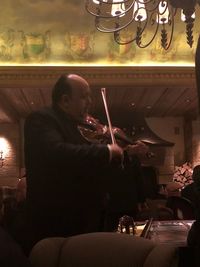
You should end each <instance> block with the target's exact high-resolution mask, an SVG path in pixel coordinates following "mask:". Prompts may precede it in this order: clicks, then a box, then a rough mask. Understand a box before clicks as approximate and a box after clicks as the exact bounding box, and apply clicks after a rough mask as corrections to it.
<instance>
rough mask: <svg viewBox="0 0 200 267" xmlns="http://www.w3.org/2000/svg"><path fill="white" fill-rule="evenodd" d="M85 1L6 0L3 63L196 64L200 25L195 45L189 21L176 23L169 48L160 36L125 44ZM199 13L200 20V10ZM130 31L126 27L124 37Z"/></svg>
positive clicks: (1, 16)
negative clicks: (142, 44)
mask: <svg viewBox="0 0 200 267" xmlns="http://www.w3.org/2000/svg"><path fill="white" fill-rule="evenodd" d="M84 3H85V1H83V0H68V1H66V0H9V1H7V0H1V11H0V64H1V65H5V64H6V65H13V64H18V65H23V64H32V65H34V64H38V63H39V64H42V65H45V64H51V65H54V64H55V65H56V64H57V65H58V64H62V65H80V64H81V65H83V64H84V65H133V66H134V65H166V64H170V65H194V51H195V47H196V43H197V39H198V35H199V32H200V29H194V32H195V34H194V45H193V48H192V49H191V48H190V47H189V46H188V45H187V44H186V43H185V33H184V31H185V29H184V25H183V27H182V28H181V27H180V28H179V27H178V28H176V29H175V31H176V33H175V36H177V37H176V38H177V39H176V40H173V42H172V45H171V49H170V50H168V51H164V50H162V49H161V47H160V44H159V40H158V41H157V42H155V43H153V44H152V45H151V46H149V47H148V48H146V49H140V48H138V47H135V45H134V44H133V43H131V44H128V45H124V46H122V45H121V46H120V45H118V44H116V43H115V41H114V40H113V35H112V34H105V33H100V32H98V31H97V30H96V29H95V27H94V20H93V17H92V16H89V14H88V13H87V12H86V10H85V6H84ZM196 19H199V20H200V14H196ZM197 24H198V23H196V25H197ZM199 25H200V23H199ZM199 27H200V26H199ZM128 34H130V33H128V32H125V34H124V36H123V38H127V35H128Z"/></svg>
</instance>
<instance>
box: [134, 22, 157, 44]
mask: <svg viewBox="0 0 200 267" xmlns="http://www.w3.org/2000/svg"><path fill="white" fill-rule="evenodd" d="M158 29H159V24H157V26H156V30H155V32H154V34H153V37H151V39H150V41H149V42H148V43H146V44H145V45H142V44H137V45H138V47H140V48H146V47H147V46H149V45H150V44H151V43H152V42H153V40H154V39H155V37H156V35H157V33H158ZM143 32H144V29H143V30H142V32H141V34H142V33H143Z"/></svg>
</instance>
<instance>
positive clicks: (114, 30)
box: [95, 17, 134, 33]
mask: <svg viewBox="0 0 200 267" xmlns="http://www.w3.org/2000/svg"><path fill="white" fill-rule="evenodd" d="M133 20H134V17H133V18H132V19H131V20H130V21H129V22H127V23H126V24H124V25H123V26H121V27H118V28H115V29H109V28H105V27H103V26H101V27H99V26H98V25H96V23H95V27H96V28H97V30H98V31H100V32H105V33H115V32H119V31H121V30H123V29H125V28H126V27H128V26H129V25H130V24H131V23H132V22H133Z"/></svg>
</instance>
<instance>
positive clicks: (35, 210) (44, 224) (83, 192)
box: [24, 74, 148, 245]
mask: <svg viewBox="0 0 200 267" xmlns="http://www.w3.org/2000/svg"><path fill="white" fill-rule="evenodd" d="M90 105H91V91H90V87H89V84H88V82H87V81H86V80H85V79H83V78H82V77H80V76H78V75H75V74H68V75H62V76H61V77H60V78H59V79H58V81H57V82H56V84H55V86H54V88H53V91H52V106H51V107H48V108H43V109H41V110H39V111H36V112H33V113H32V114H30V115H29V116H28V117H27V119H26V121H25V126H24V151H25V167H26V173H27V215H28V219H29V224H30V227H31V232H32V233H33V235H34V236H33V237H32V245H33V244H34V243H35V242H37V241H38V240H40V239H42V238H45V237H50V236H70V235H75V234H80V233H86V232H94V231H101V230H102V214H103V211H104V193H105V187H106V184H107V179H110V180H111V179H112V177H108V176H107V175H106V172H107V170H108V169H109V168H111V167H112V168H119V167H120V165H121V163H122V162H123V159H124V150H123V149H122V148H121V147H120V146H118V145H117V144H96V143H95V144H93V143H90V142H89V141H88V140H86V139H85V138H84V137H83V136H82V135H81V133H80V131H79V129H78V125H79V124H80V123H81V122H82V121H83V120H84V119H85V117H86V116H87V114H88V110H89V107H90ZM147 151H148V148H147V147H146V145H144V144H142V143H138V144H135V145H132V146H129V147H128V149H127V152H126V154H127V153H128V155H129V156H131V155H134V154H138V155H145V154H146V153H147Z"/></svg>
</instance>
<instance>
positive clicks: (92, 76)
mask: <svg viewBox="0 0 200 267" xmlns="http://www.w3.org/2000/svg"><path fill="white" fill-rule="evenodd" d="M62 73H77V74H80V75H82V76H83V77H85V78H86V79H87V80H88V81H89V82H90V84H91V85H96V86H98V85H105V86H107V85H110V86H114V85H115V84H116V83H117V84H118V86H123V85H126V86H127V85H137V86H144V85H145V86H148V85H151V86H152V84H153V85H155V86H184V87H185V86H189V87H191V86H195V69H194V67H83V66H73V67H71V66H70V67H66V66H65V67H57V66H28V67H24V66H23V67H21V66H10V67H0V88H3V87H19V86H23V87H24V86H26V85H27V86H29V87H49V86H50V85H52V84H53V83H54V82H55V81H56V79H57V78H58V77H59V76H60V75H61V74H62Z"/></svg>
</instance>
